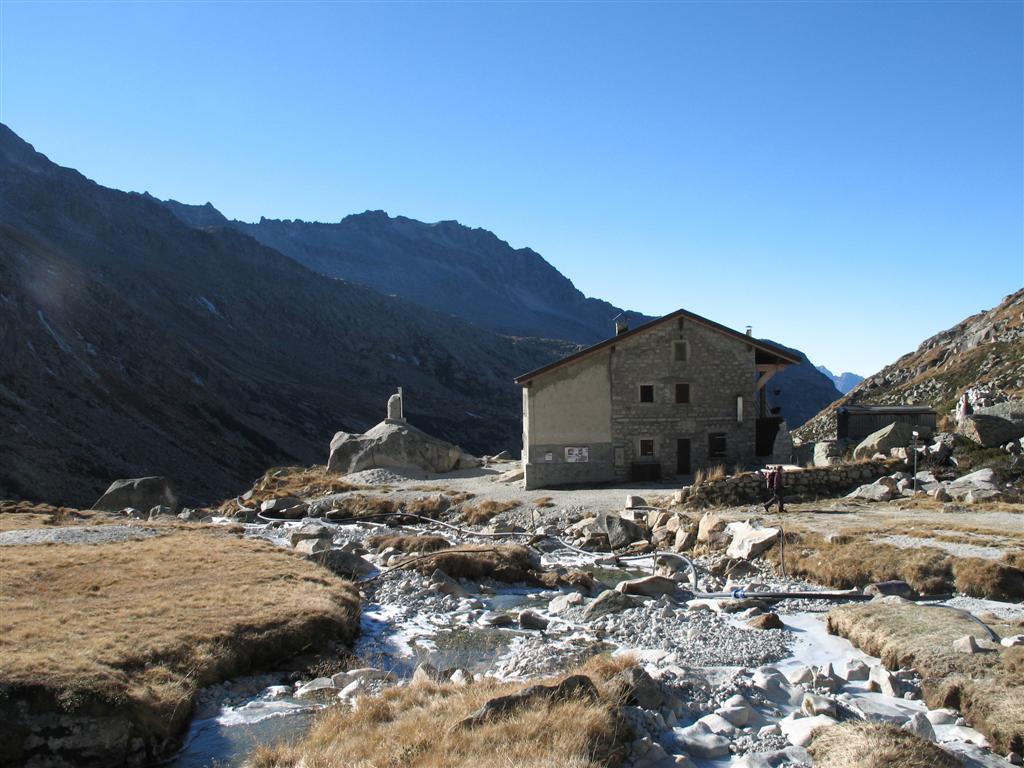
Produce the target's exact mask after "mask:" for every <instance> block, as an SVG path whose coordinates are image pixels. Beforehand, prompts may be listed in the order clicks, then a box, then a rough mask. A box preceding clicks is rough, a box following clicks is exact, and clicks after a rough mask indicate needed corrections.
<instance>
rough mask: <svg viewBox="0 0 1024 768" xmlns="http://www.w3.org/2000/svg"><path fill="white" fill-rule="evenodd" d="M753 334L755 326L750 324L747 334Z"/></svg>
mask: <svg viewBox="0 0 1024 768" xmlns="http://www.w3.org/2000/svg"><path fill="white" fill-rule="evenodd" d="M753 335H754V328H753V326H750V325H748V326H747V336H753Z"/></svg>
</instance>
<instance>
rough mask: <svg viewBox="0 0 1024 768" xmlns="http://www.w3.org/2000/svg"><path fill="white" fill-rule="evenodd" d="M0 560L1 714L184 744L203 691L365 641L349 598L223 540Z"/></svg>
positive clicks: (308, 573)
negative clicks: (65, 714) (59, 719)
mask: <svg viewBox="0 0 1024 768" xmlns="http://www.w3.org/2000/svg"><path fill="white" fill-rule="evenodd" d="M2 558H3V571H2V589H0V694H3V695H0V702H2V701H4V700H6V701H15V700H18V699H23V698H24V697H25V696H28V695H32V696H33V697H35V700H40V699H42V700H46V701H50V702H53V706H60V707H62V708H64V709H66V710H69V711H82V712H89V713H92V714H97V713H101V714H102V713H106V714H111V715H114V716H120V717H123V718H125V719H128V720H130V721H133V722H134V723H136V727H137V728H138V729H139V730H140V731H141V733H143V734H146V735H147V736H150V737H152V738H153V739H160V738H165V737H167V736H169V735H173V734H175V733H177V732H178V731H180V729H181V728H182V727H183V726H184V724H185V722H186V720H187V718H188V716H189V714H190V711H191V707H192V702H193V699H194V696H195V694H196V691H197V690H198V689H199V688H200V687H202V686H205V685H210V684H212V683H214V682H218V681H220V680H223V679H226V678H229V677H232V676H236V675H239V674H242V673H245V672H248V671H250V670H256V669H260V668H266V667H268V666H270V665H272V664H274V663H275V662H277V661H280V660H282V659H283V658H284V657H287V656H289V655H292V654H295V653H296V652H299V651H302V650H304V649H307V648H310V647H313V648H319V647H324V646H326V645H327V644H328V643H329V642H330V641H333V640H349V639H351V638H353V637H354V636H355V634H356V633H357V632H358V628H359V618H358V617H359V596H358V592H357V591H356V589H355V588H354V587H353V586H352V585H351V584H349V583H348V582H345V581H342V580H341V579H339V578H337V577H335V576H334V575H333V574H331V573H329V572H328V571H326V570H324V569H322V568H319V567H317V566H315V565H313V564H312V563H308V562H305V561H303V560H301V559H299V558H297V557H296V556H294V555H292V554H291V553H289V552H287V551H283V550H280V549H278V548H276V547H274V546H272V545H269V544H267V543H265V542H256V541H251V540H243V539H239V538H237V537H234V536H230V535H225V534H224V533H221V532H214V531H210V530H195V531H182V530H171V531H170V532H169V533H167V534H165V535H162V536H157V537H154V538H150V539H145V540H141V541H130V542H125V543H119V544H103V545H69V544H54V545H31V546H9V547H4V548H3V549H2ZM30 692H31V693H30ZM5 714H9V713H5ZM6 725H7V726H8V727H11V726H12V723H11V722H7V723H6ZM14 727H15V728H16V727H17V726H16V724H14ZM15 762H17V760H15Z"/></svg>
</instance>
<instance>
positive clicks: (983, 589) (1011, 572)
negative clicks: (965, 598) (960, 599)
mask: <svg viewBox="0 0 1024 768" xmlns="http://www.w3.org/2000/svg"><path fill="white" fill-rule="evenodd" d="M953 573H954V574H955V575H956V588H957V589H958V590H959V591H961V592H963V593H964V594H965V595H973V596H975V597H986V598H989V599H990V600H1009V601H1020V600H1024V570H1021V569H1020V568H1015V567H1014V566H1012V565H1009V564H1008V563H1007V562H1006V560H1005V559H1004V561H1003V562H999V561H998V560H982V559H981V558H977V557H967V558H963V559H961V560H957V562H956V565H955V566H954V568H953Z"/></svg>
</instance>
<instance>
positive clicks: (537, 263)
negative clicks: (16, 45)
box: [154, 198, 652, 344]
mask: <svg viewBox="0 0 1024 768" xmlns="http://www.w3.org/2000/svg"><path fill="white" fill-rule="evenodd" d="M154 199H155V198H154ZM164 205H166V206H167V207H168V208H169V209H170V210H171V211H173V212H174V214H175V215H176V216H178V217H179V218H180V219H181V220H182V221H184V222H186V223H188V224H190V225H191V226H194V227H211V226H227V227H233V228H235V229H237V230H239V231H241V232H245V233H246V234H249V235H252V236H253V237H255V238H256V239H257V240H259V241H260V242H261V243H263V244H264V245H267V246H270V247H271V248H274V249H276V250H278V251H280V252H281V253H283V254H285V255H286V256H291V257H292V258H293V259H295V260H296V261H298V262H299V263H301V264H304V265H306V266H307V267H309V268H310V269H312V270H315V271H317V272H320V273H321V274H324V275H328V276H329V277H340V278H342V279H344V280H349V281H351V282H354V283H360V284H362V285H367V286H369V287H371V288H375V289H376V290H378V291H380V292H381V293H385V294H394V295H396V296H401V297H402V298H405V299H408V300H409V301H413V302H415V303H417V304H419V305H421V306H424V307H429V308H430V309H436V310H437V311H439V312H444V313H445V314H451V315H456V316H458V317H461V318H464V319H466V320H469V321H471V322H473V323H475V324H476V325H479V326H481V327H483V328H489V329H490V330H492V331H497V332H499V333H509V334H514V335H517V336H538V337H542V338H555V339H565V340H567V341H572V342H576V343H579V344H592V343H594V342H596V341H601V340H603V339H605V338H607V337H608V336H610V335H612V333H613V332H614V323H613V320H614V318H615V316H616V315H617V314H619V313H620V312H622V311H623V310H621V309H619V308H618V307H614V306H612V305H611V304H609V303H608V302H606V301H601V300H600V299H591V298H587V297H586V296H584V295H583V294H582V293H581V292H580V291H579V290H578V289H577V288H576V286H574V285H573V284H572V282H571V281H570V280H569V279H568V278H567V277H565V276H564V275H562V274H561V273H560V272H559V271H558V270H557V269H555V268H554V267H553V266H551V264H549V263H548V262H547V261H545V260H544V258H543V257H542V256H541V255H540V254H538V253H537V252H536V251H533V250H531V249H529V248H512V246H510V245H509V244H508V243H507V242H505V241H504V240H501V239H499V238H498V237H497V236H496V235H495V234H494V233H493V232H490V231H489V230H486V229H479V228H476V229H473V228H470V227H466V226H464V225H462V224H460V223H459V222H457V221H439V222H437V223H434V224H427V223H424V222H422V221H417V220H415V219H409V218H406V217H405V216H396V217H394V218H392V217H390V216H388V214H387V213H385V212H384V211H366V212H365V213H359V214H354V215H352V216H346V217H345V218H344V219H342V220H341V221H339V222H337V223H320V222H306V221H299V220H286V221H282V220H278V219H266V218H263V219H260V221H259V222H258V223H254V224H250V223H247V222H244V221H234V220H229V219H227V218H225V217H224V216H223V215H222V214H221V213H220V212H219V211H218V210H217V209H216V208H214V207H213V206H212V205H211V204H210V203H207V204H206V205H186V204H184V203H179V202H177V201H175V200H167V201H165V202H164ZM630 316H631V317H632V318H633V322H634V324H637V323H642V322H645V321H647V320H650V319H652V318H650V317H648V316H646V315H641V314H639V313H634V312H630Z"/></svg>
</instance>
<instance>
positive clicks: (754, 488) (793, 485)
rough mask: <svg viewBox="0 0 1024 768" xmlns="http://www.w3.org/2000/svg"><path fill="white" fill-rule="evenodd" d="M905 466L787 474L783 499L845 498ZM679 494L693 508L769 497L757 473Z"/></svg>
mask: <svg viewBox="0 0 1024 768" xmlns="http://www.w3.org/2000/svg"><path fill="white" fill-rule="evenodd" d="M904 465H905V463H904V462H903V461H900V460H887V461H871V462H865V463H861V464H843V465H838V466H832V467H815V468H813V469H800V470H794V471H791V472H786V473H785V476H784V483H785V485H784V487H785V494H784V499H785V500H786V501H787V502H791V501H813V500H814V499H820V498H828V497H834V496H841V495H845V494H847V493H849V492H850V491H852V490H854V489H855V488H857V487H858V486H860V485H862V484H864V483H872V482H874V481H875V480H877V479H878V478H880V477H884V476H885V475H889V474H892V473H893V472H896V471H897V470H899V469H902V468H903V467H904ZM681 495H682V502H683V504H684V505H685V506H687V507H695V508H700V507H724V506H734V505H737V504H763V503H764V502H765V501H767V500H768V496H769V494H768V491H767V489H766V488H765V477H764V476H763V475H761V474H760V473H756V472H752V473H750V474H744V475H736V476H733V477H726V478H724V479H722V480H712V481H710V482H705V483H701V485H699V486H697V487H696V488H694V487H692V486H687V487H686V488H684V489H683V490H682V494H681Z"/></svg>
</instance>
